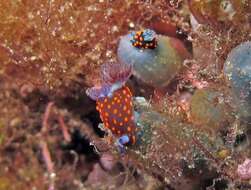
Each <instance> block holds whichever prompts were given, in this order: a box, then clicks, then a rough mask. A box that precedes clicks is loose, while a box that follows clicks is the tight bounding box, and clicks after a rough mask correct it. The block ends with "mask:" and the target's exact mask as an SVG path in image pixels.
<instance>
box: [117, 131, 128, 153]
mask: <svg viewBox="0 0 251 190" xmlns="http://www.w3.org/2000/svg"><path fill="white" fill-rule="evenodd" d="M129 141H130V139H129V137H128V135H123V136H121V137H119V139H118V140H117V142H116V144H117V146H118V149H119V152H120V153H124V152H125V144H127V143H129Z"/></svg>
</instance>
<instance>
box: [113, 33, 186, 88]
mask: <svg viewBox="0 0 251 190" xmlns="http://www.w3.org/2000/svg"><path fill="white" fill-rule="evenodd" d="M117 54H118V59H119V61H120V62H121V63H123V64H127V65H131V66H132V67H133V74H134V75H135V76H136V77H138V78H139V79H141V80H142V81H144V82H146V83H148V84H150V85H152V86H153V87H156V88H163V87H166V86H167V84H168V83H169V82H170V80H171V79H172V78H174V76H175V75H176V74H177V73H178V71H179V70H180V68H181V66H182V64H183V61H184V59H186V58H187V57H189V55H190V54H189V53H188V52H187V50H186V48H185V47H184V45H183V43H182V42H181V41H179V40H178V39H176V38H171V37H167V36H163V35H157V34H156V33H155V32H154V31H153V30H150V29H145V30H142V31H137V32H132V33H130V34H127V35H125V36H122V37H121V39H120V42H119V46H118V51H117Z"/></svg>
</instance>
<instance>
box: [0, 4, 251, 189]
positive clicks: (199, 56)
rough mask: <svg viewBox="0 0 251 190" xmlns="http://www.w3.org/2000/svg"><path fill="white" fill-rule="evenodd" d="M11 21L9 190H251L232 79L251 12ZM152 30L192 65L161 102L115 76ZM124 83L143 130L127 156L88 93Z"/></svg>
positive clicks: (227, 7)
mask: <svg viewBox="0 0 251 190" xmlns="http://www.w3.org/2000/svg"><path fill="white" fill-rule="evenodd" d="M0 17H1V21H0V107H1V109H0V190H9V189H10V190H12V189H13V190H14V189H39V190H40V189H41V190H44V189H45V190H48V189H50V190H52V189H69V190H75V189H76V190H77V189H135V190H141V189H142V190H143V189H148V190H157V189H172V190H182V189H186V190H195V189H216V190H224V189H235V190H238V189H251V187H250V183H249V182H248V181H247V180H246V179H249V178H250V171H249V170H250V168H249V163H248V162H250V160H249V158H250V157H251V149H250V137H251V132H250V118H249V117H243V116H242V114H241V113H240V110H239V109H238V105H236V103H235V101H233V96H232V93H231V92H232V89H231V85H229V81H228V79H227V78H226V77H225V76H224V72H223V68H224V65H225V64H226V63H225V62H226V59H227V57H228V54H229V53H230V52H231V50H232V49H233V48H234V47H236V46H238V45H239V44H241V43H243V42H245V41H250V39H251V36H250V29H251V28H250V26H251V25H250V3H249V1H237V0H224V1H223V0H221V1H200V0H199V1H190V0H188V1H185V0H169V1H165V0H148V1H143V0H142V1H141V0H127V1H124V0H116V1H111V0H84V1H83V0H69V1H62V0H35V1H33V2H32V3H31V2H30V1H28V0H13V1H1V2H0ZM147 28H149V29H151V30H153V31H154V32H155V33H156V34H157V35H163V36H168V37H170V38H175V40H176V39H177V40H179V43H170V46H171V47H173V46H175V45H176V47H174V48H177V49H179V51H180V52H181V54H182V56H183V57H184V60H183V59H182V61H181V62H180V64H181V65H182V68H181V69H180V70H179V72H175V74H174V75H173V76H172V78H170V79H169V78H168V77H167V81H168V83H167V85H165V86H164V87H163V89H161V93H159V94H160V95H159V96H158V98H156V97H154V94H155V95H156V94H158V93H156V92H158V90H159V89H154V87H152V86H151V85H149V84H147V83H144V82H143V81H141V79H139V78H137V77H135V75H134V74H135V72H134V71H132V75H131V67H130V68H128V69H127V68H126V67H124V68H123V67H121V65H120V66H119V67H116V68H115V67H112V65H113V66H114V64H113V63H117V62H119V61H118V55H117V53H116V52H117V48H118V43H119V40H120V39H121V36H123V35H125V34H128V33H130V32H131V31H143V30H144V29H147ZM139 42H140V40H139ZM146 44H147V43H146ZM155 45H156V44H155ZM136 46H137V47H140V46H138V45H136ZM151 47H155V46H151ZM140 50H141V49H140ZM142 51H144V50H143V49H142ZM168 53H170V52H168ZM169 61H170V62H172V61H173V62H174V60H169ZM107 62H108V63H112V64H111V65H110V66H107V67H105V69H104V65H103V64H104V63H107ZM163 62H165V60H164V61H163ZM100 70H101V71H102V72H103V75H104V76H103V77H100ZM102 72H101V73H102ZM108 74H110V75H108ZM157 74H158V73H157ZM118 78H119V79H121V81H119V82H121V83H122V84H119V85H122V88H118V89H116V88H115V91H112V92H113V93H115V95H116V96H115V97H117V94H116V92H119V93H122V91H123V90H124V88H125V86H128V87H129V88H130V90H131V91H132V92H133V93H132V94H130V103H128V102H127V103H128V104H123V105H126V106H127V108H130V116H133V122H134V124H135V126H134V127H137V128H135V129H134V128H133V132H135V133H137V134H135V135H137V142H136V143H132V145H131V146H128V147H125V152H124V154H121V152H119V151H118V149H117V147H116V144H112V143H111V142H110V141H109V137H110V136H109V135H110V134H109V131H103V129H100V128H99V126H100V125H99V124H100V123H102V122H106V121H107V120H109V119H111V118H114V117H115V115H116V113H115V115H113V114H114V113H113V112H109V113H108V115H109V118H108V117H107V116H106V115H107V110H103V109H101V107H102V103H104V102H103V101H105V99H103V100H99V103H98V109H99V110H98V111H99V112H100V113H99V112H98V111H97V110H96V102H95V101H93V100H92V99H90V98H89V97H88V96H87V94H86V93H85V92H86V89H88V88H90V87H91V86H94V87H96V86H102V85H104V84H108V85H114V84H115V83H116V82H117V79H118ZM230 80H231V76H230ZM248 80H249V79H247V83H249V82H250V81H248ZM245 81H246V79H245ZM117 85H118V84H117ZM115 87H117V86H116V85H115ZM119 87H121V86H119ZM112 90H114V89H112ZM116 90H117V91H116ZM128 93H129V92H128ZM113 98H114V97H113ZM156 99H158V101H156ZM110 100H111V101H112V100H113V99H112V98H111V99H109V101H110ZM120 101H122V102H123V103H125V102H124V101H125V98H123V97H122V99H121V100H120ZM52 102H53V103H52ZM129 104H130V105H129ZM106 106H108V105H106ZM116 106H118V104H116ZM116 108H117V107H116ZM118 108H119V109H123V107H118ZM114 110H115V109H114ZM114 110H113V111H114ZM120 111H121V110H120ZM115 112H116V111H115ZM123 113H124V112H123ZM99 114H101V118H100V115H99ZM124 116H125V115H124ZM123 119H126V118H125V117H123ZM127 119H129V118H127ZM127 119H126V121H127ZM130 119H132V117H131V118H130ZM115 121H116V122H118V121H117V120H115ZM130 121H131V120H130ZM109 122H113V120H111V121H109ZM104 124H105V125H107V126H108V127H110V128H112V127H114V126H113V125H110V124H111V123H109V124H106V123H104ZM122 124H123V123H122ZM44 126H46V127H45V128H46V130H45V128H44ZM116 130H117V132H116V133H121V131H122V132H124V131H123V130H124V129H121V128H120V126H117V125H116ZM127 130H128V129H127ZM118 131H120V132H118ZM114 134H115V133H114ZM133 135H134V134H133ZM245 160H246V161H245Z"/></svg>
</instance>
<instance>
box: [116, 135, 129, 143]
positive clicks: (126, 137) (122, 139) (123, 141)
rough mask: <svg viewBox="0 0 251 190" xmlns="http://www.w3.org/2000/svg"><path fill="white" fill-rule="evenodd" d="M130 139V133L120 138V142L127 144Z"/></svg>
mask: <svg viewBox="0 0 251 190" xmlns="http://www.w3.org/2000/svg"><path fill="white" fill-rule="evenodd" d="M129 141H130V139H129V137H128V135H123V136H121V137H120V138H119V139H118V143H120V144H122V145H125V144H127V143H129Z"/></svg>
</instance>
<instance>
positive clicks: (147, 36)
mask: <svg viewBox="0 0 251 190" xmlns="http://www.w3.org/2000/svg"><path fill="white" fill-rule="evenodd" d="M142 36H143V38H144V41H145V42H151V41H153V40H154V38H155V37H156V33H155V32H154V31H153V30H150V29H145V30H144V31H143V34H142Z"/></svg>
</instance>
